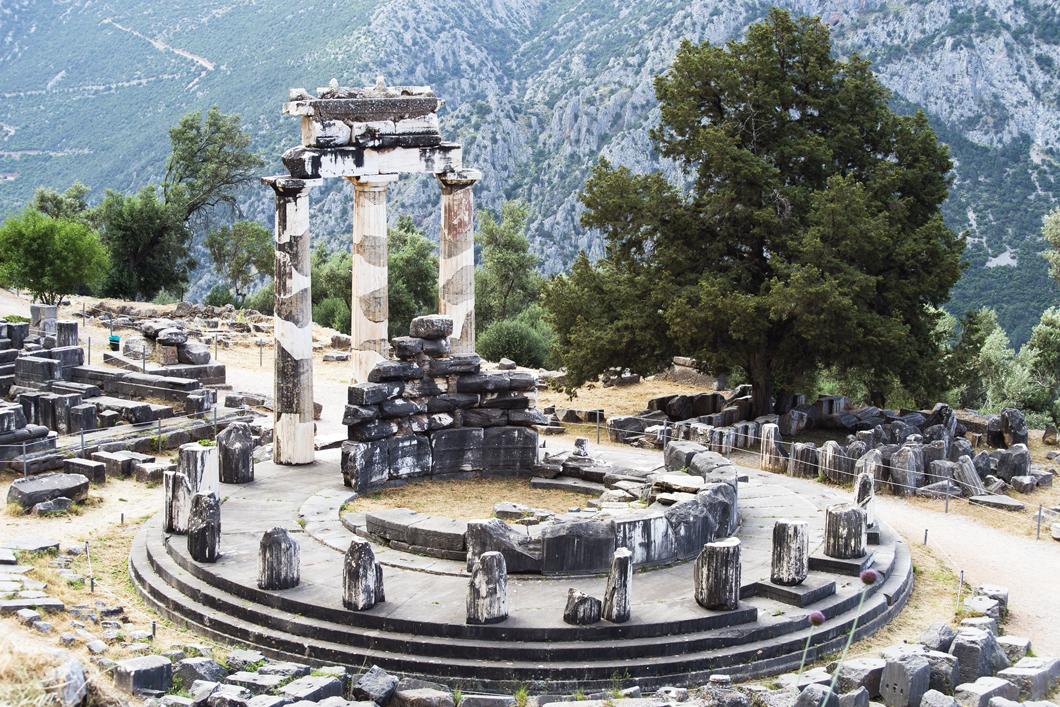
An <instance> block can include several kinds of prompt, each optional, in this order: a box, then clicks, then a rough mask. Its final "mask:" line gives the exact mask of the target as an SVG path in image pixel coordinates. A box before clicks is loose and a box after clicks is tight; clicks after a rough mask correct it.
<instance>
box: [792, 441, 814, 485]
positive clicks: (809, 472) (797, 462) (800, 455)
mask: <svg viewBox="0 0 1060 707" xmlns="http://www.w3.org/2000/svg"><path fill="white" fill-rule="evenodd" d="M788 474H790V475H791V476H797V477H799V478H803V479H816V478H817V446H816V445H815V444H813V442H796V443H795V445H794V446H793V447H792V448H791V460H790V461H789V463H788Z"/></svg>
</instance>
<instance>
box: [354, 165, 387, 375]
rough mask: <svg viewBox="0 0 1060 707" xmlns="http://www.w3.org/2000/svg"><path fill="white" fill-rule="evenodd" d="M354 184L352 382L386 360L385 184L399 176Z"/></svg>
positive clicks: (358, 181) (363, 180) (356, 179)
mask: <svg viewBox="0 0 1060 707" xmlns="http://www.w3.org/2000/svg"><path fill="white" fill-rule="evenodd" d="M349 179H350V182H351V183H352V184H353V295H352V298H351V299H352V301H351V302H350V338H351V339H352V342H353V343H352V352H351V358H352V360H353V382H355V383H363V382H365V381H367V380H368V372H369V371H371V370H372V367H373V366H375V364H377V363H378V362H379V361H381V360H383V359H384V358H387V352H388V348H389V345H390V344H389V342H388V336H387V317H388V307H387V247H386V231H387V226H386V185H387V184H388V183H389V182H392V181H394V180H395V179H397V176H396V175H383V176H378V177H350V178H349Z"/></svg>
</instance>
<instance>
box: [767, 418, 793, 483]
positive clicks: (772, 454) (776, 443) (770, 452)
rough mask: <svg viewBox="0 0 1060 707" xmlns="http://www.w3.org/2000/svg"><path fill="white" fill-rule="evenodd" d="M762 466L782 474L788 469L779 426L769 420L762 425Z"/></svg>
mask: <svg viewBox="0 0 1060 707" xmlns="http://www.w3.org/2000/svg"><path fill="white" fill-rule="evenodd" d="M761 463H762V468H763V469H765V470H766V471H772V472H774V473H778V474H783V473H784V472H786V471H787V470H788V454H787V452H785V451H784V445H783V440H782V439H781V437H780V428H779V427H777V425H776V424H774V423H772V422H769V423H766V424H764V425H762V462H761Z"/></svg>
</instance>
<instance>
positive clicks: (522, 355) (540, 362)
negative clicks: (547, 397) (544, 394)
mask: <svg viewBox="0 0 1060 707" xmlns="http://www.w3.org/2000/svg"><path fill="white" fill-rule="evenodd" d="M475 343H476V348H477V349H478V352H479V354H481V355H482V356H483V358H486V359H487V360H490V361H499V360H501V359H502V358H510V359H512V360H513V361H515V362H516V363H517V364H519V365H520V366H528V367H530V368H539V367H541V366H544V365H545V359H546V358H547V357H548V347H549V342H548V339H547V338H546V337H545V336H544V335H543V334H542V333H541V331H539V330H538V329H535V328H534V327H533V326H531V325H530V324H529V323H527V322H526V321H520V320H519V319H518V318H515V319H502V320H500V321H497V322H494V323H493V324H490V325H489V326H488V327H486V330H485V331H484V332H482V335H481V336H479V337H478V340H477V341H476V342H475Z"/></svg>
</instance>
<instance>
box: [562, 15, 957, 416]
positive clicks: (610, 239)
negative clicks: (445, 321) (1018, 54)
mask: <svg viewBox="0 0 1060 707" xmlns="http://www.w3.org/2000/svg"><path fill="white" fill-rule="evenodd" d="M655 89H656V95H657V96H658V98H659V102H660V108H661V116H660V123H659V125H658V126H657V127H656V128H655V129H653V130H652V133H651V136H652V139H653V142H654V144H655V146H656V148H657V150H658V151H659V153H660V154H661V155H662V156H663V157H666V158H669V159H671V160H674V161H675V162H676V163H677V164H678V165H680V167H681V168H682V169H683V171H684V173H685V176H686V178H687V180H686V182H687V184H688V186H687V188H684V189H679V188H678V187H677V186H675V185H673V184H671V183H669V182H668V181H667V180H666V178H665V177H664V176H663V175H662V174H660V173H652V174H634V173H633V172H631V171H630V170H628V169H626V168H624V167H618V168H616V167H613V166H612V165H610V164H609V163H607V162H606V161H601V162H600V164H598V165H597V166H596V168H595V169H594V171H593V173H592V175H591V177H590V179H589V180H588V182H587V183H586V186H585V189H584V191H583V193H582V201H583V203H584V204H585V207H586V210H585V212H584V214H583V217H582V221H583V224H584V225H586V226H588V227H592V228H596V229H599V230H600V231H601V232H602V233H603V234H604V236H605V238H606V243H607V248H606V256H605V258H604V260H603V261H602V262H601V263H598V264H596V265H591V264H589V263H588V262H587V261H584V260H582V261H579V263H577V264H576V265H575V268H574V270H573V271H572V273H571V274H570V275H566V276H561V277H560V278H558V279H557V280H556V281H555V282H553V283H552V285H551V286H550V288H549V293H548V295H547V301H548V302H549V303H550V309H551V310H552V312H553V316H554V318H555V323H556V326H557V330H558V332H559V334H560V340H561V341H560V345H559V347H558V348H559V352H560V359H561V362H562V363H563V364H565V365H566V366H567V368H568V375H569V376H570V377H571V378H573V381H574V382H579V381H580V380H584V379H586V378H587V377H589V376H590V375H593V374H596V373H600V372H602V370H603V369H604V368H607V367H610V366H629V367H631V368H633V369H635V370H637V371H639V372H641V373H651V372H654V371H656V370H658V369H659V368H661V367H662V366H665V365H666V364H667V363H668V360H669V358H670V357H671V356H673V355H675V354H683V355H691V356H694V357H695V358H696V359H697V360H698V361H699V363H700V365H701V366H702V367H703V368H704V369H706V370H708V371H711V372H713V373H728V372H731V371H734V370H739V371H742V372H743V373H744V374H745V375H746V377H747V378H748V379H749V381H750V382H751V383H752V386H753V397H754V407H755V410H756V412H757V413H758V414H763V413H765V412H768V411H770V399H771V396H772V393H773V391H774V388H775V387H778V386H779V387H785V388H787V387H794V386H798V385H800V384H801V383H803V382H804V381H805V380H807V378H808V377H809V376H811V375H812V374H813V373H814V372H816V370H818V368H820V367H821V366H822V365H829V366H839V367H844V368H851V369H858V370H860V371H863V372H865V374H866V375H868V376H869V377H870V378H872V379H873V381H874V384H873V385H870V386H869V387H870V390H873V391H874V393H875V394H874V396H873V397H876V398H878V397H880V396H882V395H883V393H882V391H884V390H886V388H887V385H886V384H887V383H889V382H890V381H892V380H893V379H895V378H900V379H901V380H902V381H903V382H905V383H907V384H908V385H911V386H913V387H916V388H925V389H926V388H929V387H931V386H936V385H937V383H938V382H937V381H936V380H933V378H935V377H936V376H935V374H934V373H933V372H932V369H931V367H930V366H927V365H925V364H926V363H930V361H931V360H932V355H933V353H936V354H937V352H938V344H939V342H938V338H937V336H936V334H935V323H936V321H937V318H938V310H937V309H935V307H937V306H938V305H941V304H942V303H943V302H945V301H946V299H947V295H948V292H949V289H950V287H951V286H952V285H953V283H954V282H956V280H957V278H958V276H959V274H960V254H961V252H962V250H963V244H964V241H963V238H962V237H959V236H957V235H956V234H954V233H953V232H952V231H950V230H949V229H948V228H947V227H946V226H945V225H944V224H943V221H942V217H941V214H940V212H939V207H940V205H941V204H942V202H943V200H944V199H945V198H946V194H947V188H948V177H947V174H948V172H949V170H950V166H951V165H950V160H949V157H948V154H947V150H946V147H945V146H944V145H940V144H939V143H938V141H937V140H936V137H935V134H934V133H933V131H932V130H931V128H930V126H929V125H928V122H927V119H926V117H925V116H924V115H923V113H919V112H918V113H917V114H915V115H912V116H901V115H896V114H895V113H894V112H893V111H892V110H891V109H890V108H889V106H888V104H887V99H888V92H887V90H886V89H885V88H884V87H883V86H882V85H881V84H880V83H879V81H878V80H877V79H876V77H875V76H874V75H873V73H872V71H871V69H870V67H869V64H868V62H866V61H865V60H863V59H861V58H860V57H858V56H856V55H855V56H851V57H849V58H847V59H839V58H837V57H835V56H834V55H833V52H832V46H831V40H830V37H829V33H828V30H827V28H826V27H825V26H824V25H823V24H822V23H821V22H820V21H819V20H817V19H814V18H793V17H792V16H791V15H790V14H788V13H787V12H786V11H783V10H779V9H774V10H772V11H771V12H770V13H769V15H768V17H767V18H766V19H765V20H763V21H762V22H759V23H757V24H754V25H751V27H750V28H749V29H748V31H747V34H746V36H745V37H744V38H743V39H739V40H733V41H731V42H729V43H728V44H726V45H725V46H720V45H714V44H711V43H709V42H704V43H702V44H698V45H696V44H692V43H690V42H687V41H686V42H685V43H683V44H682V46H681V47H680V49H679V50H678V52H677V56H676V57H675V59H674V62H673V65H672V66H671V67H670V69H669V70H668V71H667V72H666V73H665V74H663V75H662V76H660V77H658V78H657V79H656V82H655ZM579 322H583V323H585V324H589V323H592V326H590V327H585V326H581V325H580V324H579ZM590 349H591V351H590ZM880 402H882V401H880Z"/></svg>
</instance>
